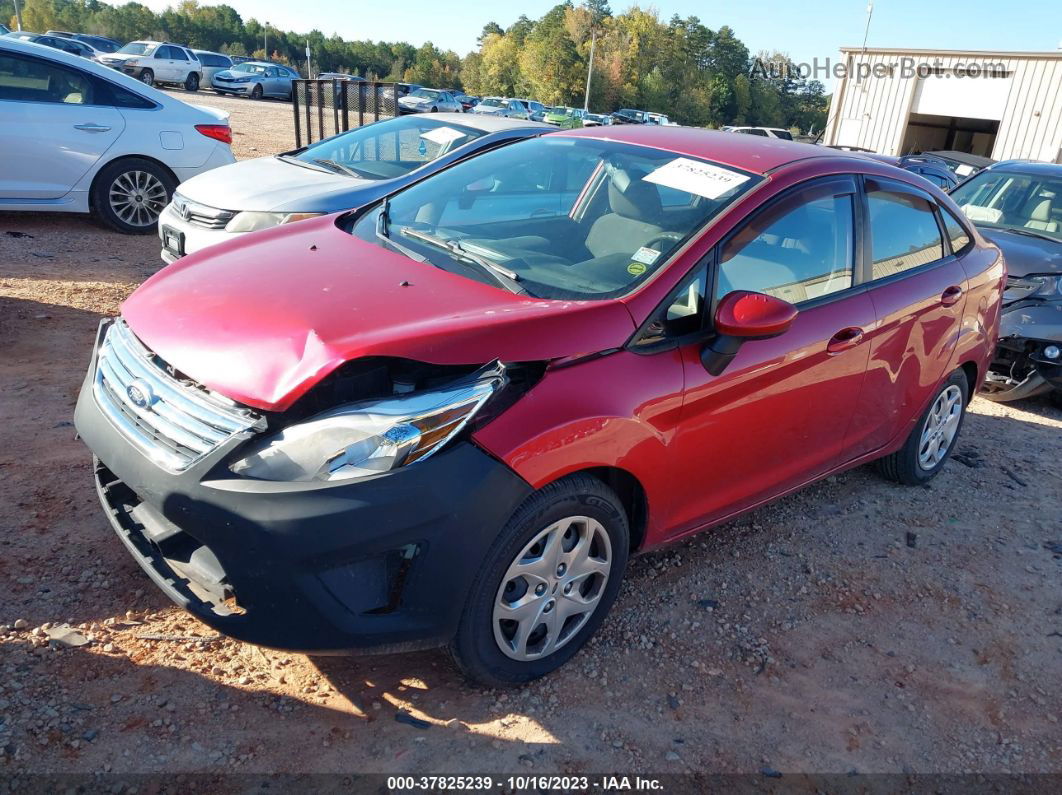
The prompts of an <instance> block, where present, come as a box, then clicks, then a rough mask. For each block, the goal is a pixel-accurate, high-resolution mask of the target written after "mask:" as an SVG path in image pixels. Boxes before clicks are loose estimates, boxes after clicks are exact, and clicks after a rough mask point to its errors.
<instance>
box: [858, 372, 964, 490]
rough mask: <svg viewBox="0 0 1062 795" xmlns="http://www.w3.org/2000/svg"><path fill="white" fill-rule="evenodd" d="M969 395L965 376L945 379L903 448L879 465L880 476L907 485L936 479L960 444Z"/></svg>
mask: <svg viewBox="0 0 1062 795" xmlns="http://www.w3.org/2000/svg"><path fill="white" fill-rule="evenodd" d="M969 393H970V386H969V383H968V382H967V380H966V373H964V372H963V371H962V370H961V369H960V370H956V371H955V372H953V373H952V374H951V375H950V376H948V380H947V381H945V382H944V383H943V384H942V385H941V387H940V390H939V391H938V392H937V394H936V397H934V398H933V401H932V402H931V403H930V404H929V408H927V409H926V411H925V413H924V414H923V415H922V416H921V417H920V418H919V420H918V423H917V424H916V425H915V427H914V429H913V430H912V431H911V434H910V435H909V436H908V437H907V441H906V442H904V445H903V447H901V448H900V449H899V450H897V451H896V452H895V453H892V454H891V455H888V456H886V457H885V458H883V459H881V460H880V461H879V462H878V467H879V469H880V470H881V473H882V474H883V475H885V477H887V478H889V479H890V480H895V481H897V482H898V483H903V484H905V485H908V486H918V485H921V484H923V483H926V482H927V481H929V480H931V479H932V478H933V477H935V476H936V474H937V473H938V472H940V470H941V469H943V467H944V464H945V462H947V460H948V456H949V455H951V452H952V450H954V449H955V445H956V444H957V443H958V441H959V431H960V430H961V429H962V422H963V419H964V418H965V417H966V404H967V403H969V400H970V394H969Z"/></svg>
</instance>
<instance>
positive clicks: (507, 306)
mask: <svg viewBox="0 0 1062 795" xmlns="http://www.w3.org/2000/svg"><path fill="white" fill-rule="evenodd" d="M314 246H316V248H315V249H314V248H313V247H314ZM407 281H408V282H409V283H410V285H409V286H407V287H403V286H402V283H403V282H407ZM122 315H123V316H124V317H125V319H126V321H127V322H128V323H129V326H130V327H131V328H132V330H133V331H134V332H135V333H136V335H137V336H138V337H139V338H140V339H141V340H142V341H143V342H144V343H145V344H146V345H147V346H148V347H149V348H151V349H152V350H153V351H155V352H156V353H157V354H158V355H159V356H161V357H162V358H163V359H164V360H165V361H167V362H168V363H169V364H171V365H172V366H173V367H175V368H176V369H178V370H180V371H182V372H184V373H185V374H187V375H188V376H190V377H191V378H194V379H195V380H197V381H199V382H200V383H203V384H205V385H206V386H208V387H210V388H211V389H214V390H217V391H218V392H220V393H221V394H223V395H227V396H228V397H230V398H231V399H233V400H237V401H239V402H241V403H245V404H247V405H250V406H255V407H257V408H261V409H266V410H274V411H281V410H283V409H286V408H287V407H289V406H290V405H291V404H292V403H294V402H295V401H296V400H297V399H298V398H299V397H301V396H302V395H303V394H305V393H306V392H307V391H308V390H309V389H310V388H311V387H313V386H314V385H315V384H316V383H318V382H319V381H320V380H321V379H322V378H324V377H325V376H326V375H328V374H329V373H330V372H332V371H333V370H334V369H335V368H336V367H338V366H339V365H341V364H343V363H345V362H348V361H351V360H353V359H358V358H360V357H363V356H394V357H401V358H406V359H415V360H418V361H422V362H430V363H433V364H484V363H486V362H489V361H492V360H494V359H501V360H502V361H541V360H546V359H553V358H557V357H560V356H569V355H575V354H581V353H593V352H596V351H600V350H605V349H607V348H611V347H616V346H618V345H621V344H623V342H624V341H625V340H626V339H627V338H628V337H629V336H630V335H631V333H632V332H633V330H634V323H633V321H632V320H631V317H630V314H629V313H628V312H627V310H626V308H625V307H623V306H622V305H621V304H620V303H618V302H613V301H543V300H538V299H529V298H526V297H523V296H519V295H514V294H513V293H509V292H507V291H505V290H502V289H499V288H496V287H491V286H488V285H484V284H480V283H479V282H475V281H473V280H471V279H468V278H465V277H463V276H458V275H455V274H451V273H447V272H446V271H443V270H440V269H438V268H436V267H434V266H432V265H429V264H427V263H420V262H416V261H414V260H411V259H409V258H408V257H405V256H403V255H401V254H398V253H396V252H393V251H390V250H387V249H384V248H381V247H379V246H375V245H372V244H370V243H366V242H364V241H361V240H358V239H357V238H354V237H352V236H350V235H348V234H347V233H346V232H344V231H342V230H340V229H338V228H336V226H335V217H334V216H333V217H328V218H322V219H319V220H313V221H303V222H300V223H298V224H297V225H295V226H292V227H287V228H285V227H278V228H276V229H271V230H268V231H265V232H260V233H256V234H254V235H253V236H251V237H249V238H246V239H244V240H236V241H232V242H228V243H222V244H220V245H218V246H215V247H212V248H210V249H207V250H205V251H204V252H202V253H201V254H197V255H194V256H191V257H188V258H187V259H183V260H180V261H179V262H178V263H176V264H174V265H171V266H170V267H168V268H164V269H163V270H162V271H160V272H159V273H157V274H155V275H154V276H152V277H151V278H150V279H148V280H147V281H146V282H144V284H143V285H141V286H140V288H139V289H138V290H137V291H136V292H134V293H133V294H132V295H131V296H130V297H129V298H128V300H126V302H125V303H124V304H123V305H122Z"/></svg>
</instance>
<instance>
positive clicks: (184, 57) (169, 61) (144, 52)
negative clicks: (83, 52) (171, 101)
mask: <svg viewBox="0 0 1062 795" xmlns="http://www.w3.org/2000/svg"><path fill="white" fill-rule="evenodd" d="M99 62H100V63H102V64H103V65H104V66H109V67H111V68H112V69H117V70H118V71H120V72H124V73H125V74H127V75H132V76H133V77H135V78H136V79H137V80H139V81H140V82H141V83H143V84H144V85H147V86H153V85H155V83H169V84H171V85H178V86H184V88H185V89H186V90H188V91H198V90H199V86H200V85H202V83H203V66H202V64H200V63H199V60H198V59H197V58H196V57H195V53H194V52H192V51H191V50H190V49H188V48H187V47H182V46H181V45H179V44H171V43H170V42H163V41H131V42H129V43H128V44H126V45H125V46H124V47H120V48H119V49H118V50H116V51H115V52H114V53H112V54H110V55H101V56H100V57H99Z"/></svg>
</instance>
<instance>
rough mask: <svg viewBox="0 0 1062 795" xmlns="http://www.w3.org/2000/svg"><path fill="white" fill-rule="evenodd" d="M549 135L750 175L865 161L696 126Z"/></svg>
mask: <svg viewBox="0 0 1062 795" xmlns="http://www.w3.org/2000/svg"><path fill="white" fill-rule="evenodd" d="M553 134H554V135H562V136H577V137H580V138H596V139H599V140H603V141H617V142H620V143H628V144H636V145H639V146H651V147H653V148H656V149H663V150H665V151H670V152H674V153H675V154H682V155H689V156H690V157H700V158H704V159H705V160H714V161H715V162H717V163H724V164H726V165H728V166H734V167H736V168H740V169H743V170H744V171H749V172H751V173H753V174H766V173H767V172H769V171H773V170H774V169H776V168H780V167H781V166H784V165H786V164H787V163H792V162H794V161H797V160H809V159H811V158H834V159H848V160H852V161H854V162H856V163H865V162H866V161H867V158H865V157H863V156H861V155H858V154H850V153H848V152H839V151H837V150H836V149H827V148H824V147H821V146H815V145H814V144H801V143H796V142H794V141H786V140H784V139H782V138H767V137H761V136H754V135H733V134H731V133H726V132H721V131H719V130H704V129H701V128H699V127H662V126H657V125H613V126H611V127H584V128H582V129H579V130H565V131H563V132H556V133H553Z"/></svg>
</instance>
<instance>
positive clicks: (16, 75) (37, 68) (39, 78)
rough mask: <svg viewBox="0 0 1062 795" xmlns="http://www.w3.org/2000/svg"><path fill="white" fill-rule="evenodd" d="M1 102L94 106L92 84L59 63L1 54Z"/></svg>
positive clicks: (84, 76) (80, 74)
mask: <svg viewBox="0 0 1062 795" xmlns="http://www.w3.org/2000/svg"><path fill="white" fill-rule="evenodd" d="M0 100H18V101H22V102H44V103H49V104H62V105H91V104H92V103H93V91H92V81H91V80H90V79H89V77H88V76H87V75H85V74H82V73H81V72H78V71H75V70H73V69H67V68H65V67H62V66H59V65H58V64H53V63H50V62H48V61H44V60H37V59H36V58H25V57H22V56H20V55H14V54H8V53H0Z"/></svg>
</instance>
